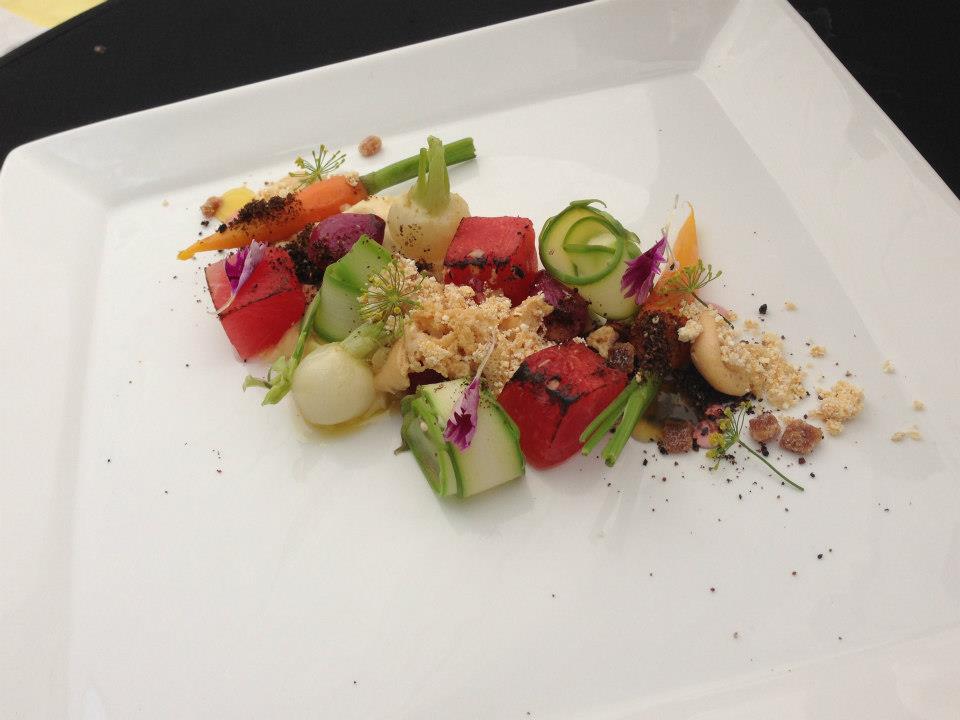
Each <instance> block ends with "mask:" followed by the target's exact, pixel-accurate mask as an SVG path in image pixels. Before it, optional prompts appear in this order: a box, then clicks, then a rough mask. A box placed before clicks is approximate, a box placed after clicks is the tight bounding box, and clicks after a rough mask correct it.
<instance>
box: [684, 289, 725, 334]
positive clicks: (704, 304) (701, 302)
mask: <svg viewBox="0 0 960 720" xmlns="http://www.w3.org/2000/svg"><path fill="white" fill-rule="evenodd" d="M690 294H691V295H693V299H694V300H696V301H697V302H698V303H700V304H701V305H703V306H704V307H705V308H709V307H710V305H709V304H708V303H706V302H704V300H703V298H702V297H700V296H699V295H697V294H696V293H695V292H691V293H690ZM717 315H719V316H720V319H721V320H723V321H724V322H725V323H726V324H727V325H729V326H730V327H733V323H732V322H730V321H729V320H727V318H725V317H724V316H723V313H720V312H718V313H717Z"/></svg>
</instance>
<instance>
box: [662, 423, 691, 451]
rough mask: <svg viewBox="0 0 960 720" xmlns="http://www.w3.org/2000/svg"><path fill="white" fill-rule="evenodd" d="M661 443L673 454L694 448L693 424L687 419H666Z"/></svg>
mask: <svg viewBox="0 0 960 720" xmlns="http://www.w3.org/2000/svg"><path fill="white" fill-rule="evenodd" d="M661 443H662V444H663V447H664V448H665V449H666V451H667V452H668V453H670V454H671V455H674V454H678V453H685V452H690V451H691V450H692V449H693V425H691V424H690V423H689V422H687V421H686V420H665V421H664V423H663V439H662V440H661Z"/></svg>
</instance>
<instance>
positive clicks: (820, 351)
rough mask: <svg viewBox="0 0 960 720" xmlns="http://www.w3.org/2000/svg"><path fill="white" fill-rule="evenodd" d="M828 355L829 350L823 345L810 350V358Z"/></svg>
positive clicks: (814, 346)
mask: <svg viewBox="0 0 960 720" xmlns="http://www.w3.org/2000/svg"><path fill="white" fill-rule="evenodd" d="M826 354H827V349H826V348H825V347H824V346H823V345H813V346H812V347H811V348H810V357H815V358H820V357H823V356H824V355H826Z"/></svg>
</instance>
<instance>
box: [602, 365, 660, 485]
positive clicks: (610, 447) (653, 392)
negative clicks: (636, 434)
mask: <svg viewBox="0 0 960 720" xmlns="http://www.w3.org/2000/svg"><path fill="white" fill-rule="evenodd" d="M658 392H660V378H659V376H657V375H648V376H647V377H645V378H644V380H643V382H641V383H640V384H638V385H637V386H636V390H635V391H634V393H633V394H632V395H631V396H630V399H629V400H627V404H626V406H625V407H624V409H623V417H622V418H621V419H620V425H618V426H617V430H616V432H615V433H614V434H613V438H612V439H611V440H610V442H609V443H607V446H606V447H605V448H604V449H603V461H604V462H605V463H606V464H607V466H608V467H613V466H614V465H615V464H616V462H617V459H618V458H619V457H620V453H622V452H623V448H624V447H625V446H626V444H627V440H628V439H629V438H630V435H631V434H632V433H633V429H634V428H635V427H636V426H637V423H638V422H639V421H640V418H641V416H642V415H643V413H645V412H646V410H647V408H648V407H649V406H650V403H651V402H653V400H654V398H655V397H656V396H657V393H658Z"/></svg>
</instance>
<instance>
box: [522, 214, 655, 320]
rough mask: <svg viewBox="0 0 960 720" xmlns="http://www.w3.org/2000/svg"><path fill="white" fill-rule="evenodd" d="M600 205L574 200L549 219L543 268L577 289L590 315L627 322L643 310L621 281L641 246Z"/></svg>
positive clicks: (542, 238) (543, 235) (543, 241)
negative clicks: (585, 302)
mask: <svg viewBox="0 0 960 720" xmlns="http://www.w3.org/2000/svg"><path fill="white" fill-rule="evenodd" d="M593 203H601V204H602V202H601V201H599V200H575V201H574V202H571V203H570V204H569V205H568V206H567V207H566V208H564V209H563V210H562V211H560V213H558V214H557V215H554V216H553V217H551V218H548V219H547V221H546V222H545V223H544V224H543V228H542V229H541V231H540V247H539V253H540V262H541V263H542V264H543V267H544V268H545V269H546V271H547V272H548V273H550V275H552V276H553V277H555V278H556V279H557V280H559V281H560V282H562V283H564V284H566V285H571V286H573V287H576V288H577V289H578V290H579V291H580V294H581V295H582V296H583V297H584V298H586V300H587V301H588V302H589V303H590V310H591V311H593V312H594V313H596V314H597V315H600V316H602V317H604V318H606V319H608V320H628V319H630V318H632V317H633V316H634V315H635V314H636V313H637V310H638V307H637V305H636V303H635V302H634V301H633V299H632V298H625V297H624V296H623V291H622V290H621V288H620V281H621V279H622V278H623V274H624V272H626V270H627V262H629V261H630V260H633V259H634V258H636V257H638V256H639V255H640V242H639V239H638V238H637V236H636V234H635V233H633V232H630V231H629V230H627V229H626V228H624V227H623V225H621V224H620V222H619V221H618V220H617V219H616V218H615V217H613V216H612V215H611V214H610V213H608V212H607V211H606V210H601V209H599V208H595V207H593Z"/></svg>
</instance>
